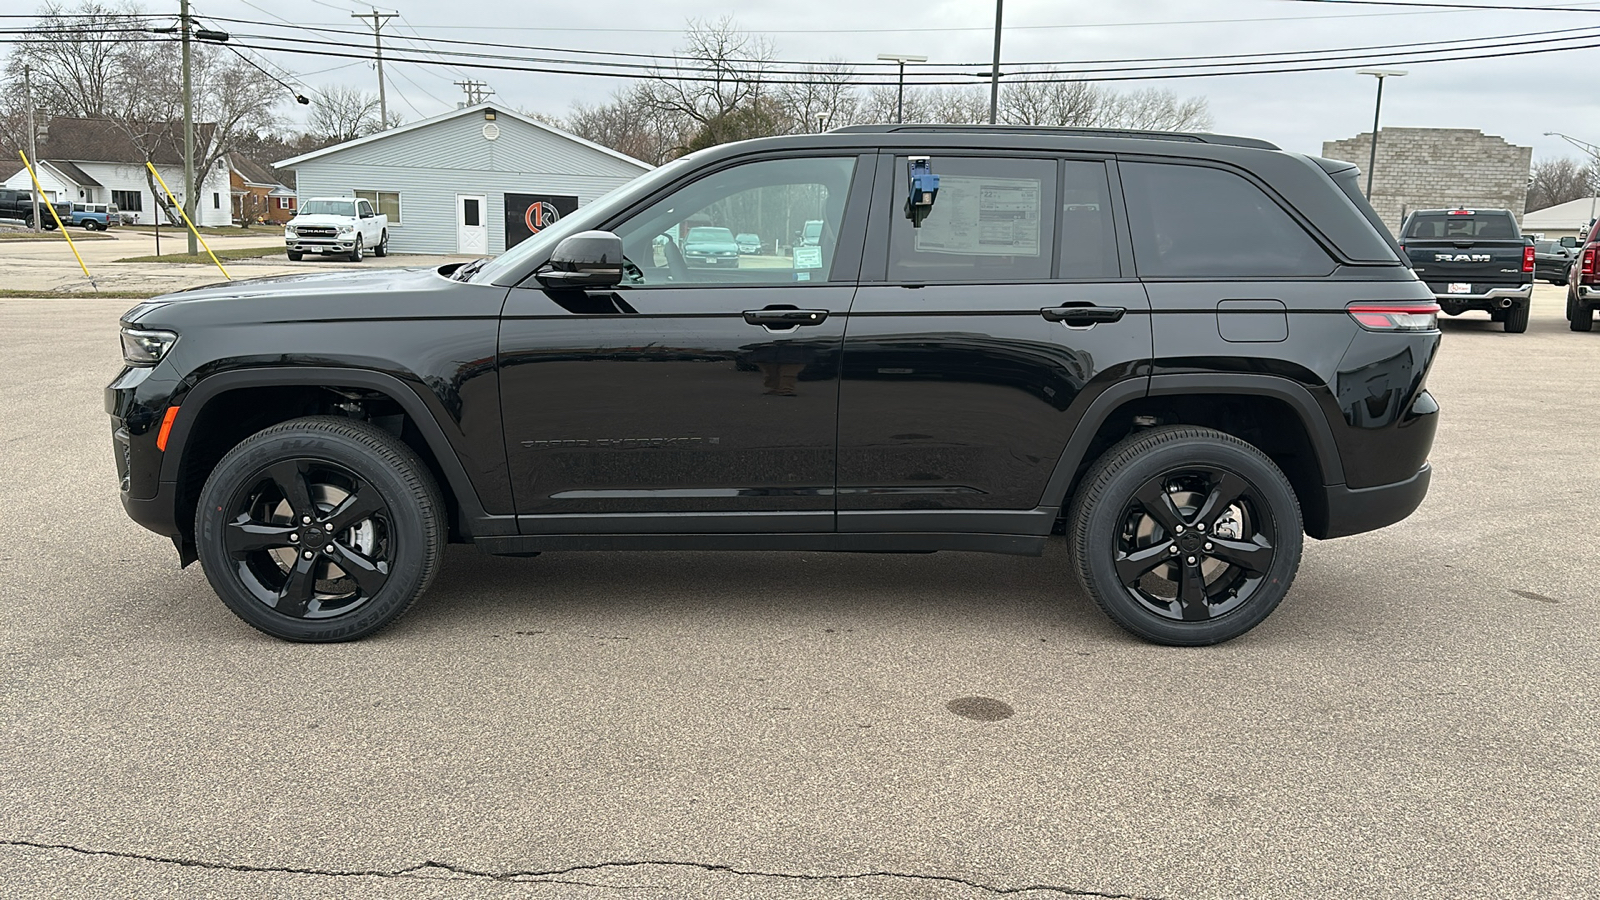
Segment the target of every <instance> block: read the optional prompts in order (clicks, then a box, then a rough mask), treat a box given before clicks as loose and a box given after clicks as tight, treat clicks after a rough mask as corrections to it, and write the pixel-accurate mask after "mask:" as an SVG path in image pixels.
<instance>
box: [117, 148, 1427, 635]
mask: <svg viewBox="0 0 1600 900" xmlns="http://www.w3.org/2000/svg"><path fill="white" fill-rule="evenodd" d="M424 214H426V213H425V212H424ZM445 214H447V213H446V212H444V211H442V212H440V215H445ZM811 223H816V228H815V232H816V236H817V240H816V242H815V243H811V242H801V243H797V244H794V245H793V246H792V247H789V248H788V249H787V250H786V251H784V252H775V253H774V254H773V255H771V256H769V257H765V258H763V260H762V262H763V263H764V264H763V265H759V266H756V265H748V266H726V267H720V266H719V267H710V266H706V267H702V266H691V265H689V264H688V262H687V260H686V258H685V257H686V254H685V252H684V246H683V244H684V241H685V240H686V239H689V238H690V236H691V233H692V232H694V230H695V229H697V228H707V227H709V228H718V229H725V230H727V231H728V232H729V233H731V234H748V235H755V236H756V237H758V238H759V239H760V240H761V243H762V245H763V246H774V247H776V246H777V244H778V242H780V241H787V240H788V239H790V237H791V236H792V235H794V234H796V233H800V232H809V231H811V230H812V228H811ZM1438 310H1439V307H1438V305H1437V304H1436V303H1435V302H1434V299H1433V294H1432V293H1431V292H1430V291H1429V290H1428V288H1427V286H1426V285H1424V284H1423V283H1422V282H1420V281H1418V280H1417V277H1416V275H1415V274H1414V273H1413V272H1412V270H1411V268H1410V267H1409V266H1407V265H1406V264H1405V262H1404V261H1403V259H1402V258H1401V256H1400V249H1399V247H1398V245H1397V244H1396V243H1395V242H1394V240H1393V239H1392V238H1391V237H1390V236H1389V234H1388V232H1387V231H1386V230H1384V228H1383V225H1382V223H1381V221H1380V220H1379V219H1378V217H1377V216H1376V214H1375V213H1373V211H1372V208H1371V207H1370V206H1368V205H1367V203H1366V201H1365V200H1364V199H1363V198H1362V197H1361V192H1360V189H1359V186H1358V184H1357V169H1356V167H1355V166H1353V165H1351V164H1349V163H1344V162H1338V161H1334V160H1328V159H1318V158H1315V157H1308V156H1303V155H1299V154H1295V153H1286V152H1283V151H1282V150H1279V149H1278V148H1277V147H1274V146H1273V145H1271V144H1268V143H1265V142H1263V141H1257V140H1252V139H1249V138H1234V137H1224V136H1219V135H1209V134H1178V133H1154V132H1124V131H1105V130H1087V129H1049V128H1004V127H1002V128H996V127H992V126H991V127H968V126H955V127H946V126H938V127H935V126H856V127H850V128H843V129H839V130H836V131H833V132H829V133H826V134H813V135H795V136H788V137H775V138H765V139H761V140H754V141H746V142H742V143H736V144H727V145H723V146H718V147H713V148H710V149H706V150H701V151H698V152H696V153H692V154H690V155H688V156H685V157H683V158H682V159H679V160H676V161H674V162H671V163H669V164H667V165H664V166H661V167H660V168H658V169H655V170H654V171H652V172H650V173H649V174H646V175H644V176H641V177H640V178H639V179H637V180H636V181H634V182H632V183H630V184H629V185H627V186H625V187H623V188H621V189H619V190H617V191H614V192H612V193H611V194H609V195H607V196H606V197H604V198H602V199H600V200H597V201H595V202H593V203H591V204H589V205H587V206H584V207H582V208H581V209H579V210H577V211H576V212H573V213H571V214H569V215H567V216H565V217H563V218H562V219H561V221H559V222H557V223H555V224H554V225H552V226H551V227H549V228H546V229H545V230H543V231H541V232H539V234H537V235H535V236H534V237H533V238H531V239H529V240H526V241H523V242H522V243H521V244H519V245H517V246H516V247H515V248H513V249H512V250H509V251H507V252H506V253H504V254H502V255H500V256H498V257H495V258H493V259H485V260H477V261H473V262H469V263H465V264H462V263H460V262H452V263H448V264H445V265H440V266H437V267H433V268H420V269H408V270H385V271H376V272H359V273H354V272H352V273H327V274H324V275H296V276H293V277H288V278H278V279H263V280H259V281H253V282H233V283H229V284H221V285H216V286H212V287H206V288H199V289H195V290H189V291H184V292H180V293H176V294H170V295H167V296H164V297H159V298H156V299H154V300H150V301H148V302H145V303H141V304H139V305H138V306H136V307H134V308H133V309H131V310H129V311H128V312H127V313H126V314H125V315H124V316H123V319H122V323H121V325H122V344H123V356H124V360H125V362H126V365H125V367H124V368H123V369H122V371H121V372H120V373H118V374H117V376H116V378H115V379H114V380H113V381H112V383H111V385H110V386H109V387H108V388H107V390H106V395H105V406H106V411H107V412H108V413H109V414H110V418H111V423H110V424H111V428H110V431H111V435H112V438H113V445H114V447H115V460H116V467H117V473H118V475H119V477H120V480H121V497H122V503H123V506H124V507H125V508H126V510H127V512H128V514H129V515H130V516H131V517H132V518H133V519H134V520H135V521H137V522H138V523H140V524H141V525H143V526H145V527H147V528H149V529H151V530H153V531H155V532H157V533H159V534H162V535H165V536H167V537H169V538H170V539H171V540H172V542H173V544H174V546H175V547H176V549H177V551H178V555H179V559H180V560H181V562H182V563H184V564H187V563H189V562H192V561H194V560H195V559H199V560H200V561H201V563H202V564H203V565H204V567H205V573H206V577H207V578H208V579H209V580H210V582H211V584H212V586H213V587H214V589H215V590H216V591H217V593H218V595H219V596H220V597H221V599H222V601H223V602H224V603H226V604H227V605H228V607H229V608H230V609H232V610H233V611H234V612H235V613H236V614H237V615H238V616H239V617H240V618H242V619H243V620H244V621H246V622H248V623H249V624H250V625H252V626H254V627H256V628H258V629H260V630H262V631H264V632H266V633H268V634H271V635H275V636H277V637H280V638H284V639H287V640H295V641H338V640H349V639H353V638H359V637H361V636H363V635H367V634H370V633H372V632H374V631H376V630H378V629H379V628H381V627H383V626H384V625H385V624H387V623H389V622H391V621H393V620H394V619H395V618H396V617H398V616H399V615H401V614H402V613H403V612H404V611H405V610H406V608H407V607H409V606H410V605H411V603H412V601H414V600H415V599H416V598H417V597H418V596H419V595H420V594H422V592H423V591H424V590H425V588H426V587H427V585H428V584H429V582H430V581H431V580H432V579H433V577H434V575H435V573H436V572H437V571H438V569H439V563H440V558H441V553H442V552H443V550H444V547H445V545H446V544H448V543H453V542H454V543H471V544H474V545H476V546H477V548H478V549H479V550H481V551H483V552H486V553H492V554H503V555H511V556H532V555H536V554H538V553H541V552H544V551H571V550H623V549H626V550H649V549H655V550H801V551H825V550H832V551H857V552H877V553H882V552H906V553H927V552H932V551H941V550H960V551H981V552H990V553H1006V554H1016V555H1021V556H1038V555H1040V554H1041V553H1043V552H1044V550H1045V547H1046V545H1047V543H1048V542H1049V541H1050V540H1051V539H1052V535H1057V534H1064V535H1065V536H1066V543H1067V546H1068V548H1069V550H1070V554H1071V557H1072V559H1073V569H1074V572H1075V575H1076V578H1077V581H1078V583H1079V584H1080V585H1081V587H1082V589H1083V591H1084V592H1085V593H1086V595H1087V596H1088V597H1089V598H1092V599H1093V600H1094V601H1095V602H1096V603H1098V604H1099V605H1100V607H1101V608H1102V609H1103V610H1104V611H1105V612H1106V613H1107V615H1109V616H1110V617H1111V618H1112V619H1113V620H1114V621H1115V622H1116V623H1117V624H1118V625H1120V626H1122V627H1123V628H1125V629H1127V630H1128V631H1130V632H1132V633H1134V634H1136V635H1139V636H1141V637H1143V638H1145V639H1147V640H1151V641H1156V642H1161V643H1166V644H1177V645H1197V644H1212V643H1217V642H1219V641H1224V640H1228V639H1230V638H1233V637H1235V636H1237V635H1240V634H1243V633H1245V632H1246V631H1249V630H1250V629H1251V628H1253V627H1255V626H1256V625H1257V624H1259V623H1260V622H1261V621H1262V620H1264V619H1265V618H1266V617H1267V615H1268V614H1269V613H1271V612H1272V610H1273V609H1274V608H1275V607H1277V605H1278V603H1279V601H1280V600H1282V599H1283V598H1284V596H1285V595H1286V594H1287V593H1288V591H1289V588H1290V585H1291V584H1292V583H1293V581H1294V578H1295V572H1296V570H1297V569H1298V567H1299V563H1300V556H1301V547H1302V538H1303V537H1304V536H1306V535H1309V536H1310V537H1313V538H1319V539H1321V538H1336V537H1340V536H1342V535H1349V534H1355V533H1358V532H1365V531H1371V530H1373V529H1377V528H1382V527H1384V526H1385V525H1388V524H1390V523H1393V522H1397V521H1399V520H1401V519H1403V518H1405V517H1406V516H1407V515H1409V514H1410V513H1411V512H1412V510H1414V509H1415V508H1416V507H1417V505H1418V504H1419V503H1421V502H1422V499H1423V496H1424V495H1425V494H1426V492H1427V489H1428V483H1429V479H1430V474H1431V469H1430V468H1429V466H1428V453H1429V448H1430V447H1431V446H1432V444H1433V435H1434V430H1435V427H1436V423H1437V421H1438V410H1439V406H1438V404H1437V403H1435V402H1434V399H1433V397H1432V396H1431V395H1430V394H1429V393H1428V391H1427V390H1426V382H1427V375H1428V370H1429V368H1430V366H1432V364H1433V360H1434V356H1435V354H1436V353H1437V351H1438V348H1439V331H1438V320H1437V313H1438ZM1324 561H1326V557H1325V560H1324ZM1367 562H1368V560H1366V559H1352V560H1351V564H1352V565H1357V564H1360V565H1365V564H1367ZM1061 589H1062V595H1063V597H1064V598H1069V597H1071V596H1072V589H1071V588H1069V587H1068V586H1067V585H1066V584H1063V585H1062V586H1061ZM1328 599H1334V598H1328ZM1340 614H1344V613H1340Z"/></svg>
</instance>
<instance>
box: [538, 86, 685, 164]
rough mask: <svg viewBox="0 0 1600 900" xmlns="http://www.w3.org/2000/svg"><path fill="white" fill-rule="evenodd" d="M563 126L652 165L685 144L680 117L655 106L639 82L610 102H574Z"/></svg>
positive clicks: (676, 152) (612, 96)
mask: <svg viewBox="0 0 1600 900" xmlns="http://www.w3.org/2000/svg"><path fill="white" fill-rule="evenodd" d="M560 127H562V128H564V129H566V130H567V131H570V132H572V133H573V134H575V135H577V136H578V137H581V138H583V139H584V140H589V141H594V142H595V143H596V144H600V145H601V146H604V147H610V148H611V149H613V150H616V151H617V152H618V153H625V154H627V155H628V156H631V157H633V158H634V159H637V160H642V161H644V162H647V163H650V164H651V165H653V166H659V165H661V164H662V163H664V162H667V161H668V160H670V159H672V158H673V157H675V156H678V155H680V154H682V152H683V147H684V144H685V137H684V133H683V132H684V128H683V122H682V120H681V117H679V116H676V115H674V114H672V113H669V112H667V111H664V110H662V109H660V108H658V107H656V106H655V105H654V104H653V103H652V102H651V98H650V97H649V96H648V95H647V94H646V92H645V91H642V90H641V89H640V86H639V85H634V86H633V87H630V88H626V89H623V90H619V91H617V92H616V93H614V94H612V95H611V101H610V102H608V103H601V104H598V105H595V106H585V105H583V104H579V105H577V106H574V107H573V108H572V112H571V113H569V114H568V115H567V117H566V118H565V119H563V120H561V125H560Z"/></svg>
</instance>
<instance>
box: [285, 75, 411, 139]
mask: <svg viewBox="0 0 1600 900" xmlns="http://www.w3.org/2000/svg"><path fill="white" fill-rule="evenodd" d="M381 108H382V107H381V104H379V103H378V95H377V94H370V93H367V92H366V91H363V90H361V89H359V88H354V87H350V86H349V85H343V84H336V85H334V86H332V87H327V88H323V89H322V90H319V91H317V94H316V97H315V98H313V99H312V101H311V114H310V115H309V116H308V117H307V118H306V133H307V134H309V135H311V136H312V137H313V138H315V139H317V140H319V141H327V142H328V143H330V144H337V143H339V142H341V141H349V140H354V139H356V138H359V137H366V136H367V135H369V134H377V133H378V132H380V131H383V130H385V129H386V128H393V127H395V126H397V125H399V124H400V121H401V119H400V114H399V113H390V114H389V121H388V122H387V123H385V122H384V121H383V118H382V114H381Z"/></svg>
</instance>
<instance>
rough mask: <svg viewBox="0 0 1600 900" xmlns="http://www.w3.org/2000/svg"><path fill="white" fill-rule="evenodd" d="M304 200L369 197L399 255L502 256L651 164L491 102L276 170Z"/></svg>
mask: <svg viewBox="0 0 1600 900" xmlns="http://www.w3.org/2000/svg"><path fill="white" fill-rule="evenodd" d="M274 165H275V166H277V167H278V168H280V169H292V170H294V173H295V178H296V183H295V190H296V191H297V193H298V194H299V199H300V202H301V203H302V204H303V203H305V202H306V201H307V200H311V199H313V198H316V197H365V198H367V199H368V200H370V201H372V205H373V207H374V208H376V209H377V210H378V212H380V213H383V214H385V215H387V216H388V217H389V247H390V249H392V250H394V251H395V252H397V253H470V254H475V255H481V254H489V253H499V252H500V251H502V250H504V249H505V248H506V247H508V246H513V245H515V244H516V243H517V241H518V240H521V239H523V238H526V237H527V236H528V235H529V234H530V233H532V232H536V231H538V230H539V229H541V228H543V227H545V226H547V225H549V224H550V223H551V222H554V221H555V220H556V219H558V218H559V217H560V216H562V215H565V214H568V213H570V212H572V211H573V210H575V209H577V208H578V207H579V206H581V205H583V204H586V203H588V202H590V201H591V200H593V199H595V198H596V197H598V196H600V195H601V194H604V193H606V192H607V191H610V190H611V189H612V188H615V187H618V186H619V185H622V184H626V183H627V182H629V181H631V180H633V179H634V178H636V177H638V176H639V175H641V174H643V173H645V172H647V171H649V170H650V168H651V167H650V165H649V164H647V163H643V162H640V161H639V160H637V159H634V158H632V157H630V156H627V155H625V154H622V153H618V152H617V151H615V150H612V149H610V148H608V147H602V146H600V145H599V144H595V143H592V142H590V141H586V140H584V139H583V138H580V137H578V136H577V135H573V134H568V133H566V132H565V131H562V130H560V129H558V128H552V127H550V126H549V125H546V124H544V123H543V122H539V121H536V120H534V119H530V118H528V117H526V116H523V115H519V114H518V113H515V112H511V111H509V110H506V109H504V108H502V107H498V106H493V105H491V104H488V103H480V104H478V105H476V106H464V107H460V108H457V109H454V110H451V111H450V112H447V113H445V114H444V115H440V116H434V117H433V118H431V119H423V120H421V121H419V122H411V123H409V124H406V125H402V126H400V127H399V128H393V129H390V130H389V131H384V132H380V133H379V134H374V135H369V136H367V137H363V138H357V139H356V140H353V141H346V142H344V143H342V144H335V145H333V146H332V147H325V148H323V149H321V150H317V151H315V152H313V153H306V154H303V155H301V156H296V157H294V158H293V159H286V160H284V161H283V162H280V163H275V164H274Z"/></svg>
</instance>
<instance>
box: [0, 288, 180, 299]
mask: <svg viewBox="0 0 1600 900" xmlns="http://www.w3.org/2000/svg"><path fill="white" fill-rule="evenodd" d="M170 293H171V291H49V290H39V291H21V290H13V289H10V288H4V289H0V300H149V299H150V298H151V297H159V296H161V295H162V294H170Z"/></svg>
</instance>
